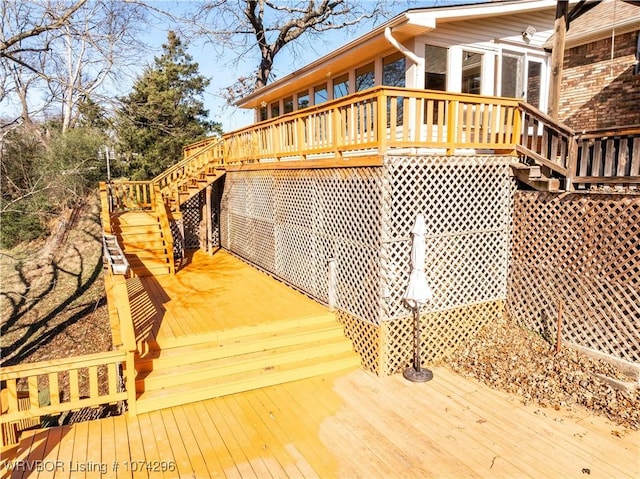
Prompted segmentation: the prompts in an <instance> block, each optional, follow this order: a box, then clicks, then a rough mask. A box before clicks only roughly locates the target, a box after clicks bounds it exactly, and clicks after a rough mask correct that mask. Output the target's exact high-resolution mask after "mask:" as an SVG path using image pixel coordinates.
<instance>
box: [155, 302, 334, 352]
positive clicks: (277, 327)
mask: <svg viewBox="0 0 640 479" xmlns="http://www.w3.org/2000/svg"><path fill="white" fill-rule="evenodd" d="M333 328H342V325H341V324H340V323H338V322H337V321H336V319H335V315H334V314H333V313H329V312H327V313H324V314H316V315H312V316H305V317H300V318H295V319H285V320H281V321H271V322H268V323H260V324H255V325H247V326H240V327H235V328H231V329H221V330H219V331H212V332H210V333H204V334H197V335H189V336H180V337H175V338H156V339H155V340H151V341H150V342H149V347H150V348H151V349H152V350H160V353H161V354H168V352H169V351H170V350H171V348H179V347H182V346H192V347H195V346H198V347H211V346H210V344H211V343H215V344H218V345H230V344H236V345H237V344H241V343H250V342H257V341H261V340H264V339H265V337H266V336H268V335H270V334H273V333H280V335H281V336H285V335H286V334H287V333H290V332H291V330H292V329H295V330H296V332H299V333H304V332H305V331H308V330H313V329H316V330H317V329H333Z"/></svg>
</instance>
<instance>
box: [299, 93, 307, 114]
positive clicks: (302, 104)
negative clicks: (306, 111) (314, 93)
mask: <svg viewBox="0 0 640 479" xmlns="http://www.w3.org/2000/svg"><path fill="white" fill-rule="evenodd" d="M308 106H309V92H308V91H302V92H300V93H298V110H301V109H303V108H307V107H308Z"/></svg>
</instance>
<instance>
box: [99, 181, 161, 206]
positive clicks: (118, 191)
mask: <svg viewBox="0 0 640 479" xmlns="http://www.w3.org/2000/svg"><path fill="white" fill-rule="evenodd" d="M105 188H106V190H107V194H108V200H109V202H108V203H109V211H111V212H113V211H130V210H151V209H153V207H154V204H155V198H154V196H153V195H154V189H153V183H152V182H150V181H112V182H110V183H107V184H106V186H105Z"/></svg>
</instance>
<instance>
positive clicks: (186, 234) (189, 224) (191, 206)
mask: <svg viewBox="0 0 640 479" xmlns="http://www.w3.org/2000/svg"><path fill="white" fill-rule="evenodd" d="M204 193H205V190H202V191H201V192H200V193H198V194H197V195H195V196H193V197H191V198H189V199H188V200H187V201H185V202H184V203H182V204H181V205H180V212H181V213H182V228H183V238H184V249H186V250H192V249H198V248H200V231H201V229H200V223H201V222H202V205H203V204H204Z"/></svg>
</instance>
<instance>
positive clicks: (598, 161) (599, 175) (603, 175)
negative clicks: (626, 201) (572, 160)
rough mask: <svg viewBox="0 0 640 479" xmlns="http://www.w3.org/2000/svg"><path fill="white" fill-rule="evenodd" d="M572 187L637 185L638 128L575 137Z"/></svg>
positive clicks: (639, 176)
mask: <svg viewBox="0 0 640 479" xmlns="http://www.w3.org/2000/svg"><path fill="white" fill-rule="evenodd" d="M572 173H573V175H574V176H573V182H574V183H575V184H580V183H582V184H599V185H605V184H607V185H611V184H617V185H638V184H640V125H635V126H630V127H627V128H608V129H601V130H592V131H587V132H583V133H581V134H579V135H577V155H576V165H575V170H574V171H573V172H572Z"/></svg>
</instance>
